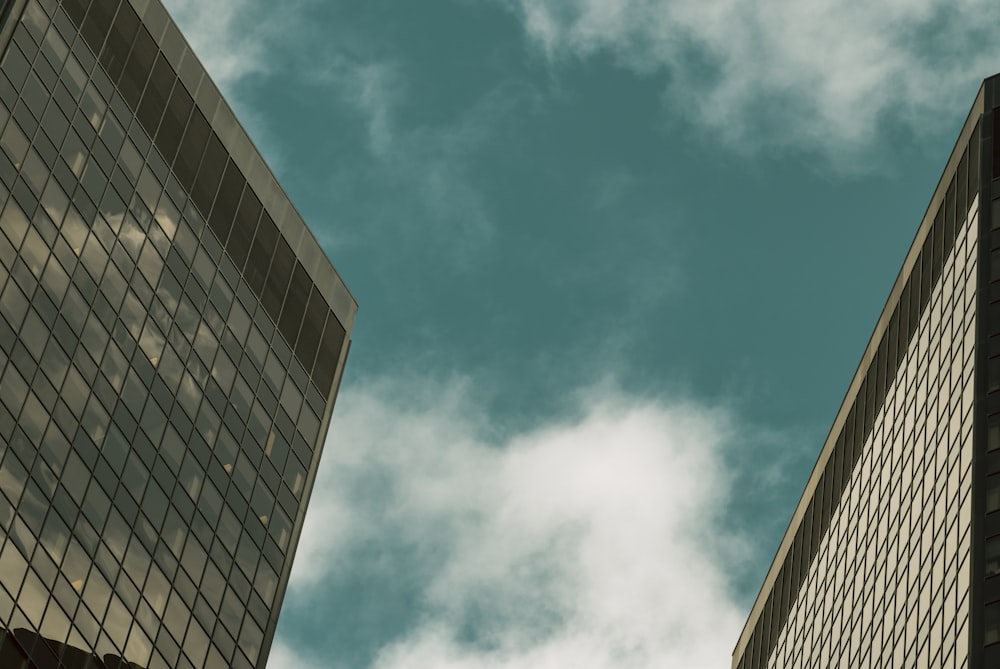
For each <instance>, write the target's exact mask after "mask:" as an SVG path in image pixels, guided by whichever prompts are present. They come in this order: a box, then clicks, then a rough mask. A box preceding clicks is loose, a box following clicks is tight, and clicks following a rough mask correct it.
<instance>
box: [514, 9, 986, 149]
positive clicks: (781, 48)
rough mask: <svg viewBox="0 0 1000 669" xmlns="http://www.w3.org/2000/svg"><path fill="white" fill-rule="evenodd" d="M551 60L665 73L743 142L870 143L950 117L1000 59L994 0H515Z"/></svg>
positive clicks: (697, 110)
mask: <svg viewBox="0 0 1000 669" xmlns="http://www.w3.org/2000/svg"><path fill="white" fill-rule="evenodd" d="M505 2H506V4H508V5H509V6H511V7H513V8H515V10H516V11H517V12H518V14H519V15H520V16H521V18H522V21H523V24H524V27H525V30H526V31H527V34H528V35H529V36H530V38H531V40H532V41H533V42H534V43H535V44H537V45H538V46H539V48H540V49H541V50H542V51H543V52H544V53H545V54H546V56H547V58H549V59H550V60H551V61H553V62H560V61H567V60H572V59H581V58H582V59H585V58H588V57H591V56H594V55H596V54H601V53H609V54H612V55H613V56H614V57H615V58H617V59H618V60H619V62H620V63H622V64H624V65H626V66H628V67H630V68H632V69H634V70H635V71H637V72H640V73H646V74H649V73H658V72H663V73H665V75H666V78H667V81H668V82H669V83H668V84H667V95H666V97H667V104H668V105H669V106H670V107H672V108H676V109H680V110H682V111H683V112H685V113H687V115H688V116H689V117H690V118H692V119H694V120H695V121H696V122H697V123H701V124H704V125H706V126H707V127H708V128H710V129H711V130H712V132H713V133H715V134H718V135H721V136H722V137H723V138H725V139H728V140H730V141H732V142H735V143H740V144H743V145H760V144H771V145H774V144H795V145H804V146H806V147H809V148H819V149H824V150H828V151H831V152H833V153H844V152H851V151H856V150H858V149H860V148H864V147H865V145H866V144H867V143H868V142H870V141H871V140H872V138H873V137H874V135H875V133H876V131H877V130H878V126H879V124H880V122H882V121H884V120H887V119H890V120H891V121H892V122H902V123H904V124H905V125H907V126H908V127H910V128H911V129H912V130H914V131H919V132H923V131H926V130H927V129H940V128H941V126H942V121H944V122H947V124H948V126H949V127H950V126H952V125H954V123H955V119H956V108H963V107H964V105H967V104H969V103H970V102H971V99H972V95H973V94H974V92H975V89H976V84H977V82H978V81H979V80H980V79H982V78H983V77H985V76H989V75H991V74H993V73H994V71H996V69H997V67H998V66H997V63H998V62H1000V43H998V42H997V41H996V40H995V39H992V38H991V37H990V35H989V27H990V26H995V25H997V24H998V22H1000V4H997V3H995V2H990V1H989V0H959V1H957V2H955V1H951V0H905V1H904V0H890V1H888V2H869V1H868V0H808V1H806V2H803V1H801V0H713V1H712V2H705V1H704V0H669V1H667V0H505Z"/></svg>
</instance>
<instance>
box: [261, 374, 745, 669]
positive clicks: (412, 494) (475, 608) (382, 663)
mask: <svg viewBox="0 0 1000 669" xmlns="http://www.w3.org/2000/svg"><path fill="white" fill-rule="evenodd" d="M471 391H472V387H471V386H470V385H469V384H466V383H459V382H453V383H448V384H435V383H431V382H424V384H423V385H418V384H416V383H407V384H382V385H377V386H368V387H366V388H360V389H358V388H351V389H345V390H344V392H343V393H342V397H341V398H340V400H339V401H338V406H337V411H336V415H335V419H334V423H335V424H334V427H333V429H332V435H333V436H332V437H331V438H330V440H329V444H328V446H327V450H326V452H325V454H324V461H323V466H322V469H321V472H320V478H319V480H318V482H317V485H316V489H315V491H314V493H313V499H312V502H311V506H310V511H309V515H308V517H307V520H306V527H305V529H304V532H303V535H302V536H303V539H302V543H301V544H300V547H299V549H298V553H297V555H296V562H295V567H294V569H293V572H292V582H291V588H290V593H289V596H288V598H287V599H286V607H290V608H291V609H295V608H296V607H303V610H316V609H315V607H316V606H317V600H318V599H321V598H322V594H321V593H322V587H321V586H322V584H324V583H326V584H328V583H330V582H331V581H333V582H336V581H337V580H338V579H349V578H351V577H352V575H356V574H357V572H358V570H359V569H362V568H369V567H370V566H371V565H372V564H373V563H381V566H380V567H379V569H381V570H382V571H381V573H382V574H383V575H384V576H385V578H402V579H409V580H410V581H411V584H412V585H413V586H414V587H415V589H416V590H417V591H418V592H419V593H420V599H421V601H420V611H419V612H417V613H418V615H417V614H415V616H416V619H415V622H414V625H413V626H412V627H411V628H410V630H409V631H408V632H407V633H406V634H405V635H403V636H402V637H401V638H396V639H395V640H391V641H387V642H386V644H385V645H384V647H382V648H381V649H380V651H379V652H378V654H377V657H376V659H375V661H374V663H373V665H372V666H373V667H374V668H375V669H404V668H405V669H413V668H422V667H428V668H431V667H433V668H434V669H487V668H489V669H508V668H510V669H513V668H515V667H517V668H518V669H533V668H549V667H551V668H553V669H555V668H559V669H565V668H566V667H574V668H580V669H586V668H593V669H611V668H615V669H647V668H648V669H653V668H655V669H662V668H664V667H668V668H669V667H679V668H680V667H683V668H684V669H701V668H706V669H707V668H708V667H719V666H726V663H727V662H728V661H729V656H730V653H731V651H732V646H733V645H734V644H735V642H736V638H737V635H738V633H739V629H740V626H741V625H742V610H741V609H742V607H741V606H740V605H737V604H736V603H734V601H733V595H732V592H731V588H730V585H731V583H730V581H731V577H732V573H731V570H732V569H735V568H736V565H737V564H738V562H739V555H738V554H739V553H740V549H741V548H742V546H741V545H740V544H739V542H738V541H737V539H734V538H733V535H732V533H731V531H727V532H723V531H722V529H721V527H722V526H721V522H720V518H719V514H720V513H721V511H722V509H723V508H724V505H725V503H726V500H727V496H728V491H729V476H728V474H727V470H726V466H725V462H724V451H725V450H726V449H727V448H728V447H729V446H730V445H731V444H732V442H733V440H734V439H735V438H736V431H735V430H734V425H733V421H732V418H731V416H730V415H729V414H728V413H727V412H726V411H723V410H713V409H709V408H705V407H702V406H698V405H696V404H692V403H686V402H663V401H654V400H647V399H642V398H638V397H634V396H629V395H627V394H624V393H622V392H620V391H617V390H613V389H609V388H608V387H603V388H600V389H594V390H591V391H590V392H588V393H584V394H582V395H581V396H580V398H579V407H580V410H579V411H578V413H577V414H576V415H575V416H574V417H572V418H566V419H564V420H559V421H555V422H552V423H551V424H549V425H545V426H541V427H538V428H536V429H533V430H531V431H528V432H524V433H519V434H514V435H502V434H500V430H499V429H498V428H497V426H496V425H492V424H490V421H489V420H488V419H487V418H486V417H485V416H484V415H483V413H482V412H481V411H480V410H478V409H477V407H476V405H475V403H474V402H473V401H472V400H471V399H470V397H471V396H472V394H473V393H472V392H471ZM359 551H363V552H364V555H365V556H366V557H365V558H364V560H365V563H364V564H359V562H358V561H359V560H360V559H361V558H359V557H358V555H359V554H360V553H359ZM279 641H280V640H279ZM282 652H283V653H284V652H285V649H282ZM282 662H285V664H280V663H278V660H272V665H271V666H272V669H275V668H278V667H284V666H290V665H289V664H288V660H282Z"/></svg>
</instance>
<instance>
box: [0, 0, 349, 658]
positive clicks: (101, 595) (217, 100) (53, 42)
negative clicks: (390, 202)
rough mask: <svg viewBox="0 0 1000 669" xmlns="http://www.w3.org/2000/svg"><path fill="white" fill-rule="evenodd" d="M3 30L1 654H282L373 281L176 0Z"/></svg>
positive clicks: (52, 5) (110, 3) (83, 11)
mask: <svg viewBox="0 0 1000 669" xmlns="http://www.w3.org/2000/svg"><path fill="white" fill-rule="evenodd" d="M0 48H2V53H3V55H2V60H0V525H2V527H0V667H2V669H26V668H29V667H31V668H41V669H48V668H50V667H51V668H56V667H65V668H67V669H84V668H88V669H90V668H94V669H97V668H108V669H110V668H112V667H115V668H117V667H142V668H149V669H167V668H171V669H172V668H175V667H180V668H197V667H211V668H213V669H215V668H223V667H237V668H244V669H248V668H251V667H263V666H264V665H265V663H266V658H267V654H268V650H269V648H270V645H271V641H272V637H273V635H274V630H275V625H276V623H277V614H278V610H279V608H280V606H281V601H282V598H283V596H284V592H285V587H286V584H287V582H288V576H289V571H290V569H291V564H292V558H293V555H294V552H295V546H296V543H297V541H298V536H299V533H300V531H301V528H302V522H303V517H304V513H305V506H306V501H307V500H308V497H309V493H310V490H311V488H312V485H313V479H314V477H315V473H316V468H317V463H318V460H319V457H320V451H321V450H322V445H323V442H324V438H325V434H326V432H327V427H328V424H329V421H330V415H331V412H332V410H333V404H334V399H335V397H336V394H337V388H338V385H339V379H340V376H341V373H342V370H343V366H344V363H345V361H346V356H347V349H348V346H349V340H350V336H349V333H350V330H351V326H352V324H353V320H354V315H355V312H356V310H357V304H356V303H355V301H354V299H353V298H352V296H351V294H350V293H349V292H348V290H347V288H346V287H345V286H344V283H343V282H342V281H341V280H340V277H339V276H338V275H337V273H336V271H335V270H334V269H333V267H332V265H331V264H330V262H329V260H328V259H327V258H326V256H325V255H324V253H323V251H322V249H321V248H320V246H319V245H318V244H317V242H316V240H315V239H314V237H313V236H312V235H311V233H310V232H309V230H308V229H307V228H306V226H305V224H304V223H303V221H302V220H301V218H300V217H299V215H298V214H297V213H296V211H295V209H294V208H293V207H292V205H291V204H290V202H289V200H288V198H287V196H286V195H285V194H284V192H283V191H282V189H281V187H280V186H279V185H278V183H277V182H276V180H275V178H274V176H273V175H272V173H271V171H270V170H269V169H268V168H267V166H266V165H265V164H264V162H263V160H262V159H261V156H260V154H259V153H258V152H257V150H256V149H255V148H254V145H253V144H252V143H251V141H250V140H249V139H248V138H247V135H246V133H245V132H244V130H243V129H242V127H241V126H240V124H239V122H238V121H237V120H236V118H235V117H234V115H233V112H232V111H231V109H230V108H229V106H228V105H227V104H226V102H225V101H224V100H223V99H222V97H221V96H220V94H219V91H218V89H217V88H216V87H215V85H214V84H213V83H212V80H211V79H210V78H209V77H208V75H207V74H206V73H205V71H204V68H203V67H202V66H201V64H200V63H199V61H198V59H197V57H196V56H195V55H194V53H192V51H191V49H190V47H189V46H188V44H187V43H186V42H185V40H184V38H183V36H182V35H181V33H180V32H179V31H178V29H177V27H176V25H175V24H174V23H173V21H172V20H171V19H170V18H169V16H168V15H167V13H166V11H165V10H164V8H163V6H162V5H161V4H160V2H159V0H93V2H92V1H91V0H0Z"/></svg>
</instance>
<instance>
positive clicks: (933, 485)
mask: <svg viewBox="0 0 1000 669" xmlns="http://www.w3.org/2000/svg"><path fill="white" fill-rule="evenodd" d="M998 123H1000V75H998V76H997V77H993V78H990V79H987V80H986V81H984V82H983V85H982V87H981V88H980V90H979V93H978V95H977V97H976V100H975V102H974V104H973V106H972V110H971V112H970V113H969V116H968V118H967V119H966V122H965V124H964V126H963V128H962V132H961V134H960V135H959V138H958V141H957V143H956V145H955V148H954V150H953V151H952V154H951V156H950V157H949V159H948V162H947V165H946V167H945V170H944V173H943V174H942V177H941V180H940V181H939V183H938V186H937V188H936V190H935V191H934V194H933V196H932V198H931V201H930V205H929V206H928V208H927V211H926V213H925V214H924V217H923V220H922V221H921V223H920V226H919V228H918V230H917V234H916V238H915V239H914V241H913V244H912V246H911V247H910V250H909V253H908V254H907V256H906V259H905V261H904V263H903V267H902V269H901V270H900V273H899V276H898V277H897V279H896V282H895V285H894V286H893V288H892V291H891V292H890V294H889V298H888V300H887V302H886V305H885V308H884V310H883V311H882V314H881V317H880V318H879V320H878V323H877V324H876V326H875V331H874V333H873V334H872V337H871V339H870V341H869V343H868V346H867V348H866V349H865V352H864V355H863V356H862V359H861V363H860V365H859V366H858V369H857V372H856V373H855V375H854V378H853V380H852V382H851V385H850V387H849V389H848V391H847V395H846V397H845V399H844V403H843V405H842V406H841V408H840V410H839V412H838V413H837V416H836V420H835V421H834V424H833V427H832V428H831V430H830V433H829V435H828V437H827V439H826V442H825V444H824V446H823V449H822V451H821V453H820V456H819V458H818V460H817V463H816V466H815V468H814V469H813V472H812V474H811V476H810V478H809V481H808V483H807V485H806V488H805V491H804V493H803V494H802V497H801V499H800V500H799V503H798V505H797V507H796V509H795V512H794V514H793V516H792V519H791V522H790V523H789V526H788V529H787V531H786V533H785V536H784V538H783V539H782V542H781V545H780V547H779V548H778V552H777V555H776V556H775V559H774V561H773V563H772V564H771V567H770V570H769V571H768V574H767V577H766V579H765V581H764V585H763V587H762V588H761V590H760V592H759V594H758V596H757V600H756V601H755V603H754V605H753V609H752V610H751V613H750V617H749V619H748V621H747V623H746V626H745V627H744V629H743V632H742V634H741V636H740V639H739V641H738V644H737V646H736V649H735V651H734V653H733V663H732V666H733V667H734V669H765V668H766V669H779V668H792V667H794V668H801V667H824V668H825V667H842V668H845V669H846V668H850V669H867V668H875V667H880V668H883V669H887V668H892V669H904V668H906V669H909V668H911V667H947V668H949V669H960V668H966V667H967V668H970V669H994V668H995V667H1000V230H997V228H1000V181H998V180H996V179H998V178H1000V137H998V135H997V133H996V128H997V125H998ZM994 198H996V199H994Z"/></svg>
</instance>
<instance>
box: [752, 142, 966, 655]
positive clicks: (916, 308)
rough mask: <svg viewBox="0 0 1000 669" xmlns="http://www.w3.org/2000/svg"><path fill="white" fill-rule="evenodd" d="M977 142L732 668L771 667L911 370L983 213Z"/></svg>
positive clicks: (940, 210)
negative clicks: (896, 389) (927, 323)
mask: <svg viewBox="0 0 1000 669" xmlns="http://www.w3.org/2000/svg"><path fill="white" fill-rule="evenodd" d="M979 147H980V127H979V125H976V126H975V127H974V128H973V130H972V132H971V138H970V140H969V143H968V146H966V147H965V148H964V150H963V151H962V153H961V154H959V156H960V157H959V159H958V161H957V164H956V165H955V168H954V170H953V173H952V174H951V178H950V179H949V181H948V185H947V188H946V189H945V190H944V192H943V197H942V198H941V202H940V204H939V206H938V207H937V210H936V212H935V216H934V218H933V220H932V221H931V224H930V226H929V229H928V232H927V235H926V236H925V237H924V239H923V242H922V246H921V247H920V250H919V252H918V253H917V256H916V259H915V262H914V265H913V267H912V269H911V270H910V273H909V275H908V276H907V277H906V281H905V283H904V284H903V287H902V290H901V292H900V296H899V299H898V301H897V303H896V304H895V306H894V308H893V310H892V312H891V316H890V318H889V320H888V323H887V324H886V327H885V329H884V331H883V332H882V334H881V336H880V338H879V340H878V346H877V347H875V349H874V355H873V357H872V359H871V361H870V362H869V363H868V366H867V368H866V370H865V373H864V376H863V377H862V379H861V383H860V386H859V388H858V391H857V393H856V395H855V396H854V398H853V400H851V403H850V405H849V406H850V410H849V411H848V413H847V416H846V420H845V421H844V424H843V427H842V428H841V430H840V433H839V434H838V435H837V437H836V441H835V442H834V444H833V449H832V452H831V453H830V455H829V457H828V459H827V460H826V463H825V466H824V467H823V469H822V470H820V472H819V479H818V482H817V485H816V488H815V490H814V492H813V494H812V496H811V498H810V499H809V500H808V504H807V505H806V508H805V513H804V515H803V518H802V519H801V522H800V523H799V525H798V527H797V528H796V531H795V534H794V535H793V536H792V542H791V547H790V549H789V550H788V551H787V553H786V554H785V556H784V558H783V561H782V563H781V568H780V569H779V571H778V573H777V577H776V579H775V582H774V585H773V587H772V588H771V590H770V592H768V593H767V598H766V600H764V605H763V610H762V612H761V613H760V615H759V616H758V617H757V619H756V621H755V625H754V628H753V630H752V633H751V634H750V637H749V639H748V641H747V643H746V645H745V646H744V648H743V652H742V653H741V654H740V655H739V656H738V657H736V658H734V659H735V661H734V666H737V667H739V669H760V668H762V667H764V666H766V665H767V661H768V658H769V657H771V654H772V651H773V650H774V648H775V645H776V644H777V642H778V638H779V635H780V634H781V631H782V630H783V629H784V628H785V625H786V623H787V622H788V621H789V620H790V618H789V616H790V615H791V613H792V611H793V607H794V605H795V603H796V600H797V598H798V597H799V596H800V594H801V591H802V589H803V587H804V585H805V581H806V577H807V575H808V574H809V573H810V569H811V567H812V565H813V562H814V560H815V559H816V556H817V555H818V553H819V551H820V548H821V546H822V542H823V541H824V538H825V537H826V535H827V533H828V531H829V529H830V527H831V522H832V521H833V520H834V518H835V516H836V514H837V513H838V509H839V508H840V505H841V503H842V500H843V496H844V495H845V494H846V491H847V486H848V485H849V484H850V482H851V480H852V472H855V470H856V468H857V467H858V464H859V460H860V458H861V455H862V453H863V450H864V447H865V444H867V443H868V442H869V440H870V438H871V437H872V435H873V430H874V429H875V428H876V427H877V425H878V422H877V419H878V417H879V416H880V415H882V412H883V411H884V410H886V407H885V404H886V403H887V402H889V401H890V399H891V396H890V393H889V391H890V388H891V385H892V382H893V378H895V377H897V376H898V375H899V374H900V373H903V372H905V371H906V370H905V367H906V365H907V355H908V351H909V350H910V348H911V347H912V346H913V345H915V342H916V341H918V337H920V336H921V335H920V333H921V330H920V326H921V323H922V319H924V318H926V315H927V313H928V308H929V307H931V306H932V305H933V302H932V296H934V295H935V294H936V291H939V290H941V285H940V284H941V281H942V277H943V276H945V275H946V268H947V263H948V262H951V260H950V258H951V257H952V255H953V252H955V247H956V245H957V244H958V243H960V242H961V241H962V239H961V235H962V229H963V228H962V226H963V224H965V223H967V217H966V212H968V211H970V207H973V206H975V207H976V210H978V205H973V203H974V202H976V201H977V200H976V197H977V191H978V189H979V173H980V170H979V165H980V148H979ZM969 336H970V337H973V338H974V337H975V332H974V331H972V332H970V334H969ZM970 342H971V340H970ZM971 350H972V345H971V343H970V344H969V351H971Z"/></svg>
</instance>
